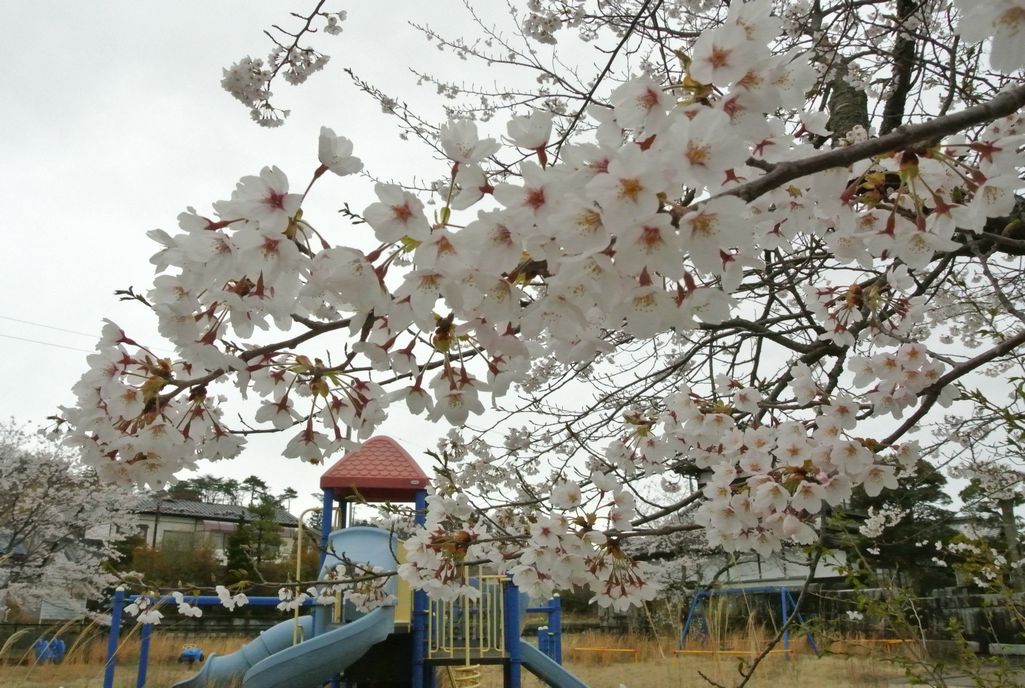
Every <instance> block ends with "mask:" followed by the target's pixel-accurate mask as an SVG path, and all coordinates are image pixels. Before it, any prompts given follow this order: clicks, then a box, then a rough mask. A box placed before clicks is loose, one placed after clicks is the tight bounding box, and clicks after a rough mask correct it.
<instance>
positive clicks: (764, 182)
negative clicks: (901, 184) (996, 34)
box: [721, 85, 1025, 202]
mask: <svg viewBox="0 0 1025 688" xmlns="http://www.w3.org/2000/svg"><path fill="white" fill-rule="evenodd" d="M1022 107H1025V85H1023V86H1018V87H1016V88H1011V89H1008V90H1006V91H1004V92H1003V93H1001V94H999V95H997V96H996V97H994V98H993V99H992V100H990V101H989V102H987V103H983V104H982V105H976V106H975V107H970V108H967V109H965V110H961V111H959V112H954V113H952V114H949V115H945V116H943V117H937V118H936V119H932V120H929V121H928V122H922V123H921V124H913V125H905V126H900V127H897V128H896V129H894V130H893V131H891V132H890V133H889V134H886V135H885V136H879V137H877V138H874V139H872V140H871V141H865V142H864V143H858V144H855V145H853V146H847V147H845V148H836V149H834V150H831V151H829V152H828V153H822V154H821V155H815V156H812V157H810V158H805V159H804V160H795V161H791V162H781V163H779V164H778V165H777V166H776V168H775V169H774V170H773V171H772V172H769V173H768V174H766V175H764V176H762V177H759V178H758V179H755V180H753V181H750V182H747V183H746V184H741V185H740V186H738V187H735V188H733V189H730V190H729V191H724V192H723V193H722V194H721V195H724V196H725V195H728V196H737V197H738V198H742V199H744V200H745V201H749V202H750V201H753V200H754V199H756V198H758V197H759V196H761V195H763V194H765V193H768V192H769V191H771V190H772V189H776V188H778V187H780V186H782V185H783V184H786V183H787V182H790V181H793V180H794V179H799V178H801V177H805V176H807V175H809V174H815V173H816V172H823V171H825V170H830V169H833V168H836V167H847V166H848V165H852V164H854V163H856V162H858V161H859V160H864V159H866V158H870V157H872V156H873V155H879V154H881V153H887V152H890V151H895V150H900V149H903V148H907V147H909V146H913V145H915V144H917V143H921V142H923V141H928V140H931V139H935V138H938V137H942V136H947V135H949V134H954V133H956V132H959V131H963V130H965V129H967V128H968V127H972V126H976V125H979V124H985V123H987V122H992V121H993V120H995V119H998V118H1000V117H1006V116H1007V115H1010V114H1013V113H1014V112H1017V111H1018V110H1020V109H1021V108H1022Z"/></svg>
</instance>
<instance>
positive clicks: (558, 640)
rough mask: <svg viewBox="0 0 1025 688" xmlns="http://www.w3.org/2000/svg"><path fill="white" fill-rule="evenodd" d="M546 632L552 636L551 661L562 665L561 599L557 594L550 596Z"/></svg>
mask: <svg viewBox="0 0 1025 688" xmlns="http://www.w3.org/2000/svg"><path fill="white" fill-rule="evenodd" d="M548 606H550V607H551V611H550V612H548V632H549V633H551V634H552V646H551V647H552V659H554V660H555V661H556V662H558V663H559V664H562V598H561V597H559V593H555V595H553V596H552V599H551V601H550V602H549V603H548Z"/></svg>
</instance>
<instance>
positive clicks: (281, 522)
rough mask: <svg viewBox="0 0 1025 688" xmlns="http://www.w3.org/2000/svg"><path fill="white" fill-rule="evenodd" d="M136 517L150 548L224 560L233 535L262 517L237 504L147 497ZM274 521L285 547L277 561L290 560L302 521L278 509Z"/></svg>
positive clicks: (141, 534) (137, 508) (140, 503)
mask: <svg viewBox="0 0 1025 688" xmlns="http://www.w3.org/2000/svg"><path fill="white" fill-rule="evenodd" d="M135 511H136V513H137V514H138V518H139V531H138V532H139V535H140V536H141V537H142V539H143V540H144V541H145V542H146V546H147V547H152V548H153V549H175V550H182V551H190V550H193V549H198V548H207V549H210V550H212V551H213V552H214V554H215V555H216V556H218V557H219V558H220V559H222V560H223V559H224V550H225V547H226V546H227V539H228V536H230V535H231V533H234V532H235V531H236V530H238V528H239V526H241V525H242V524H244V523H252V522H253V521H255V520H257V518H258V516H257V515H256V514H254V513H253V512H252V511H250V510H249V509H247V508H246V507H244V506H239V505H236V504H209V503H206V502H193V501H189V500H185V499H171V498H169V497H166V496H160V495H151V496H148V497H143V498H142V499H141V500H140V502H139V505H138V507H136V510H135ZM274 521H275V523H277V525H278V526H279V528H280V530H279V535H280V537H281V544H280V546H279V547H278V548H277V549H278V551H277V552H276V553H274V555H275V556H274V557H273V558H280V557H285V556H288V555H289V554H290V553H291V552H292V548H293V545H294V543H295V539H296V533H297V529H298V527H299V519H297V518H296V517H295V516H293V515H292V514H290V513H288V512H287V511H285V510H284V509H281V508H279V509H277V511H276V512H275V514H274Z"/></svg>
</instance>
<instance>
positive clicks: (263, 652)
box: [173, 616, 313, 688]
mask: <svg viewBox="0 0 1025 688" xmlns="http://www.w3.org/2000/svg"><path fill="white" fill-rule="evenodd" d="M311 621H312V617H310V616H303V617H300V619H299V623H300V624H301V625H302V627H303V634H304V635H306V636H309V635H310V631H311V629H312V628H313V624H312V623H311ZM294 629H295V621H294V620H293V619H289V620H288V621H282V622H281V623H279V624H277V625H275V626H273V627H271V628H268V629H267V630H266V631H263V632H262V633H260V635H259V636H258V637H257V638H256V639H255V640H253V641H252V642H250V643H249V644H248V645H245V646H244V647H243V648H242V649H241V650H238V651H237V652H232V653H231V654H229V655H216V654H211V655H210V656H209V657H207V660H206V664H204V665H203V668H202V669H201V670H200V672H199V673H198V674H196V675H195V676H193V677H192V678H190V679H186V680H185V681H179V682H178V683H176V684H174V686H173V688H213V687H214V686H222V685H227V684H229V683H231V681H233V680H234V679H236V678H238V677H239V676H242V675H243V674H244V673H246V671H248V670H249V667H251V666H253V665H254V664H257V663H258V662H260V661H261V660H263V659H266V658H267V657H270V656H271V655H273V654H275V653H277V652H281V651H282V650H284V649H285V648H287V647H291V646H292V634H293V632H294Z"/></svg>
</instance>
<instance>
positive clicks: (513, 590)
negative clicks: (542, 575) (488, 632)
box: [502, 578, 523, 688]
mask: <svg viewBox="0 0 1025 688" xmlns="http://www.w3.org/2000/svg"><path fill="white" fill-rule="evenodd" d="M502 593H503V597H504V598H505V599H504V600H503V603H504V607H505V610H504V611H505V629H504V633H505V652H506V654H507V655H508V659H506V661H505V671H504V674H505V676H504V678H505V683H504V684H503V685H504V686H505V688H520V675H521V671H522V667H521V665H522V663H523V658H522V656H521V654H520V589H519V587H518V586H517V585H516V584H515V583H513V582H512V578H510V579H508V580H507V581H506V582H505V588H504V589H503V591H502Z"/></svg>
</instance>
